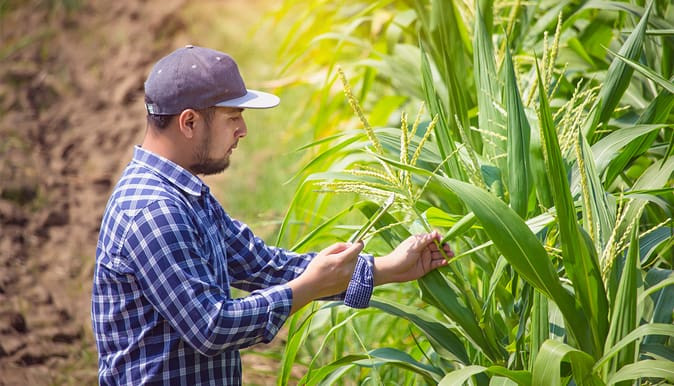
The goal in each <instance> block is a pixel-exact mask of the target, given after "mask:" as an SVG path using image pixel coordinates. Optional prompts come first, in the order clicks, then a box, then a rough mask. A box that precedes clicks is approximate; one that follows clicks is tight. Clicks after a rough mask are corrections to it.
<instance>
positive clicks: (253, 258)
mask: <svg viewBox="0 0 674 386" xmlns="http://www.w3.org/2000/svg"><path fill="white" fill-rule="evenodd" d="M225 218H227V219H228V221H229V223H228V224H227V225H226V232H225V233H226V235H227V242H226V244H227V245H226V251H227V260H228V264H227V266H228V269H229V274H230V277H231V278H232V279H233V280H232V285H233V286H234V287H236V288H239V289H243V290H246V291H254V290H259V289H262V288H267V287H269V286H274V285H279V284H284V283H287V282H288V281H290V280H292V279H294V278H296V277H297V276H299V275H300V274H301V273H302V272H304V270H305V269H306V267H307V265H309V262H310V261H311V259H313V258H314V257H315V256H316V253H307V254H298V253H294V252H289V251H287V250H285V249H282V248H276V247H270V246H267V245H266V244H265V243H264V241H262V240H261V239H260V238H258V237H256V236H255V235H254V234H253V232H252V231H251V230H250V228H248V226H247V225H245V224H244V223H242V222H240V221H237V220H234V219H231V218H229V217H225ZM373 269H374V259H373V256H372V255H368V254H361V255H360V256H358V261H357V262H356V268H355V270H354V273H353V276H352V279H351V281H350V282H349V286H348V288H347V290H346V291H345V292H342V293H341V294H337V295H335V296H330V297H328V298H324V299H323V300H344V304H345V305H347V306H349V307H353V308H366V307H367V306H368V305H369V303H370V297H371V296H372V291H373V289H374V279H373Z"/></svg>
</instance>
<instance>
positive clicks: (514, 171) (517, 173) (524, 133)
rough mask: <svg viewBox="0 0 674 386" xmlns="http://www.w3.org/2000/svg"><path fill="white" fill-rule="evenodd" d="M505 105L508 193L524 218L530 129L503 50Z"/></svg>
mask: <svg viewBox="0 0 674 386" xmlns="http://www.w3.org/2000/svg"><path fill="white" fill-rule="evenodd" d="M505 77H506V84H505V105H506V111H507V112H508V120H507V129H508V152H507V155H508V157H507V159H508V168H507V175H508V179H507V180H508V191H509V192H510V206H511V207H512V208H513V210H514V211H515V212H516V213H517V214H519V215H520V216H521V217H522V218H525V217H526V214H527V208H528V206H529V193H530V192H531V185H532V181H531V179H532V177H531V166H530V164H531V161H530V160H529V142H530V140H529V138H530V133H531V128H530V127H529V121H528V120H527V115H526V113H525V112H524V105H523V104H522V98H521V97H520V92H519V88H518V87H517V78H516V77H515V69H514V68H513V61H512V57H511V55H510V50H508V49H506V58H505Z"/></svg>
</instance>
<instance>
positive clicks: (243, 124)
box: [236, 118, 248, 138]
mask: <svg viewBox="0 0 674 386" xmlns="http://www.w3.org/2000/svg"><path fill="white" fill-rule="evenodd" d="M246 134H248V126H246V121H245V120H244V119H243V118H241V126H239V128H238V129H237V130H236V135H237V137H239V138H243V137H245V136H246Z"/></svg>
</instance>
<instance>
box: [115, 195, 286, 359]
mask: <svg viewBox="0 0 674 386" xmlns="http://www.w3.org/2000/svg"><path fill="white" fill-rule="evenodd" d="M124 249H125V252H126V254H127V255H128V258H129V263H130V265H131V266H132V267H133V270H134V274H135V277H136V280H137V281H138V284H139V286H140V288H141V290H142V292H143V294H144V295H145V297H146V298H147V300H148V301H149V302H150V303H151V304H152V306H153V307H154V309H155V310H156V311H157V312H158V313H159V314H160V315H161V316H162V317H163V318H164V319H166V320H167V321H168V323H169V324H170V325H171V326H172V327H173V328H174V329H175V330H176V331H178V333H179V334H180V335H181V337H182V338H183V339H184V340H185V341H186V342H187V343H188V344H190V345H191V346H192V347H194V348H195V349H196V350H198V351H199V352H201V353H202V354H204V355H209V356H213V355H217V354H218V353H220V352H222V351H223V350H226V349H238V348H243V347H247V346H250V345H253V344H255V343H258V342H269V341H271V340H272V338H273V337H274V336H275V335H276V333H277V332H278V330H279V328H280V327H281V325H282V324H283V323H284V322H285V320H286V319H287V317H288V315H289V313H290V308H291V305H292V291H291V290H290V288H288V287H287V286H284V285H279V286H273V287H269V288H266V289H264V290H259V291H254V292H252V293H251V294H250V295H249V296H246V297H244V298H241V299H230V298H229V295H228V293H229V292H228V289H226V288H223V287H222V285H223V284H222V283H223V282H222V281H221V280H217V279H216V277H215V273H214V272H213V270H212V268H211V265H210V263H209V262H208V260H207V258H206V257H205V256H204V255H203V254H202V253H201V252H200V251H201V248H200V240H199V235H198V233H197V231H196V228H195V226H194V225H193V224H192V223H191V221H190V219H189V216H188V215H187V214H186V211H184V210H182V209H181V208H179V207H178V206H177V204H175V203H171V202H167V201H158V202H155V203H153V204H151V205H149V206H148V207H147V208H145V209H143V210H142V211H140V212H139V213H138V214H137V215H136V217H135V218H134V219H133V221H132V223H131V225H130V227H129V230H128V233H127V237H126V238H125V244H124Z"/></svg>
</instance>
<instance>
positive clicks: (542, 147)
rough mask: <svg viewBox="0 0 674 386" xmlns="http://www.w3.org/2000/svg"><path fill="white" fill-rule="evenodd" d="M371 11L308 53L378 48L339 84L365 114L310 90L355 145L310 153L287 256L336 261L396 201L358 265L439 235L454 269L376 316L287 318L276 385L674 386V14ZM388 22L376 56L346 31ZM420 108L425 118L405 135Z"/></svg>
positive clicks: (657, 9) (568, 6)
mask: <svg viewBox="0 0 674 386" xmlns="http://www.w3.org/2000/svg"><path fill="white" fill-rule="evenodd" d="M288 3H291V2H288ZM318 3H320V2H313V4H314V6H318ZM368 4H369V5H368ZM368 4H362V6H361V7H358V3H357V2H347V5H348V6H349V7H351V8H349V9H351V11H352V13H351V14H350V15H354V14H357V15H359V18H358V19H357V20H358V22H355V21H354V22H353V23H351V24H348V23H347V26H351V28H347V29H346V31H347V32H348V33H347V32H344V33H342V34H334V33H326V34H324V35H322V36H320V37H318V38H316V39H315V41H319V42H321V44H324V42H325V41H326V40H330V39H337V40H338V41H339V42H340V44H347V43H345V42H350V43H349V44H352V45H353V46H357V47H369V48H370V49H371V51H368V52H369V56H370V59H368V60H367V61H363V60H361V61H360V62H359V67H351V70H352V71H354V72H356V71H357V70H360V71H362V73H361V74H360V75H358V76H356V77H355V79H357V80H358V81H359V82H360V93H358V94H357V95H359V96H358V97H356V96H355V95H354V92H353V91H352V85H351V83H352V82H353V81H352V80H351V81H349V80H348V79H347V76H345V75H344V74H345V72H339V71H338V72H337V73H338V74H340V75H339V76H334V75H329V80H328V81H326V82H325V84H326V88H324V89H323V91H321V92H322V93H325V94H323V95H328V94H327V92H328V91H326V90H327V89H331V88H334V87H332V86H333V85H334V84H335V83H334V82H335V81H336V80H337V79H338V78H341V81H342V83H343V89H344V91H345V94H346V98H343V100H346V101H348V103H346V102H344V103H343V104H342V106H343V107H344V108H345V109H351V110H352V113H351V114H352V116H354V117H355V118H356V119H355V121H356V122H358V125H359V126H361V129H362V130H349V131H344V132H342V133H337V134H335V133H330V135H326V136H324V137H321V138H319V139H317V140H316V141H315V142H314V143H312V144H310V145H308V146H307V147H306V148H305V150H307V149H308V150H313V151H314V152H315V153H314V157H313V158H312V159H311V160H310V161H308V162H307V166H306V167H305V168H304V169H303V170H302V172H301V173H300V174H299V177H298V178H301V179H302V181H301V183H300V185H299V188H298V191H297V193H296V196H295V199H294V200H293V203H291V207H290V209H289V212H288V216H287V217H286V219H285V221H284V224H283V226H282V231H281V233H280V234H279V240H278V241H279V242H281V243H282V242H283V241H284V240H287V239H290V240H295V242H294V244H292V245H293V247H294V248H295V249H299V250H301V249H307V248H311V247H314V246H316V245H319V244H321V243H325V242H326V241H328V240H336V239H337V240H339V239H341V240H346V239H348V237H349V235H350V234H351V233H352V232H353V231H354V230H355V229H357V228H358V223H359V222H362V221H364V220H363V218H368V217H369V216H371V214H372V213H374V212H375V211H376V208H377V206H378V205H379V204H381V202H383V201H384V199H385V198H386V197H388V196H389V195H390V194H391V193H393V194H395V197H396V203H397V205H396V206H395V210H394V211H392V212H390V214H389V215H387V216H385V217H383V218H382V219H380V220H379V221H378V223H377V224H376V227H377V230H376V231H375V232H373V234H371V235H370V237H369V239H368V241H367V245H366V248H367V250H368V251H370V252H372V253H375V254H380V253H385V252H387V251H388V250H390V248H392V247H393V246H395V245H396V243H398V242H400V241H402V240H403V239H404V238H405V237H407V236H408V235H409V234H410V233H414V232H419V231H427V230H429V229H431V228H436V229H441V230H442V231H444V232H445V234H446V236H445V241H447V242H450V244H451V245H452V246H453V247H454V249H455V250H456V257H455V258H454V259H453V260H452V261H451V262H450V264H449V266H448V267H445V268H443V269H441V270H437V271H434V272H432V273H430V274H428V275H427V276H425V277H424V278H422V279H420V280H419V281H418V283H416V284H410V285H408V286H397V287H395V289H394V288H391V287H385V288H383V289H381V290H378V292H377V293H376V296H375V298H374V300H373V301H372V303H371V308H370V309H368V310H364V311H356V312H349V311H348V310H345V309H343V308H342V307H338V304H336V303H329V304H325V305H313V306H312V308H307V309H306V310H304V312H302V313H299V314H298V315H297V316H295V317H294V318H292V320H291V323H290V330H291V335H290V337H289V343H288V345H287V350H286V353H285V357H284V364H283V366H282V371H281V375H280V377H279V383H281V384H283V383H285V382H287V381H288V379H289V376H290V373H289V370H290V368H291V367H292V365H293V364H296V365H302V368H303V370H304V375H303V378H301V379H300V383H302V384H318V383H331V382H334V381H336V380H339V379H345V377H347V378H348V377H352V378H351V379H359V380H362V381H364V380H369V381H372V382H373V383H376V384H378V383H386V382H395V383H409V384H416V383H418V382H420V381H424V382H426V383H431V384H435V383H439V384H443V385H444V384H446V385H453V384H457V385H460V384H464V383H470V384H477V385H487V384H492V383H494V384H518V385H561V384H578V385H586V384H587V385H595V384H596V385H602V384H632V383H635V382H637V383H640V384H657V383H662V382H674V354H673V353H674V351H673V344H674V340H673V337H674V325H673V324H672V313H673V310H674V300H673V299H674V292H673V291H674V289H673V287H671V284H673V283H674V274H673V271H672V268H673V264H674V254H673V252H672V246H673V245H672V244H673V243H674V242H673V241H672V240H673V239H674V238H673V237H672V233H673V232H672V226H673V224H672V216H671V210H672V205H673V204H674V197H673V195H672V173H673V172H674V157H672V151H673V149H672V148H673V147H674V146H672V143H674V140H673V138H674V136H673V134H672V124H673V123H674V119H673V118H672V116H673V115H672V108H673V107H674V93H673V91H674V84H673V83H672V53H673V52H674V41H673V40H674V34H673V33H672V29H673V27H672V23H671V20H672V19H671V15H672V13H674V9H673V8H674V7H672V6H671V5H669V4H667V3H666V2H656V3H653V2H650V3H648V4H646V5H645V6H643V7H642V6H637V5H633V4H629V3H620V2H602V1H590V2H583V3H581V4H578V3H573V2H558V3H554V4H552V3H547V2H534V3H520V2H514V3H513V2H508V3H499V2H492V1H478V2H475V3H474V4H468V3H465V2H452V1H422V0H416V1H412V0H410V1H406V2H394V1H379V2H374V3H371V4H370V3H368ZM600 9H602V11H599V10H600ZM606 9H608V10H606ZM333 11H334V9H333ZM382 15H388V17H389V19H388V20H389V23H388V24H386V23H384V24H386V25H388V28H389V29H390V30H391V31H388V30H387V29H385V28H383V27H381V26H380V29H379V31H380V33H381V36H383V38H382V39H384V40H385V41H386V44H385V45H382V44H380V43H378V40H377V36H376V35H375V36H373V35H372V33H371V30H370V33H368V34H366V35H367V36H366V37H363V36H362V31H359V30H358V28H356V27H354V25H358V26H361V25H362V24H364V23H365V24H366V23H367V22H366V21H367V20H370V21H374V20H379V19H377V18H380V19H381V18H382V17H383V16H382ZM401 15H404V16H401ZM668 15H669V16H670V17H668ZM379 23H381V20H379ZM381 31H383V32H381ZM359 33H361V35H359ZM549 35H550V36H549ZM392 36H393V38H392ZM368 41H369V43H368ZM351 49H353V47H351ZM401 53H404V54H401ZM410 54H412V55H411V56H410ZM411 57H412V58H417V59H412V58H411ZM350 59H352V58H351V57H349V56H348V55H345V57H344V61H345V62H348V60H350ZM410 63H413V66H412V68H416V71H415V72H414V73H413V74H407V75H408V76H407V79H396V77H401V76H402V75H401V74H400V73H396V70H395V69H400V68H410V66H409V64H410ZM328 68H329V71H328V73H329V74H331V73H332V64H329V65H328ZM346 73H347V74H348V72H346ZM402 77H404V76H402ZM387 79H388V81H387ZM375 81H377V82H381V83H382V84H381V88H378V87H375V85H379V83H374V82H375ZM415 83H416V85H417V86H415ZM382 92H383V93H388V92H397V93H399V95H400V96H402V98H397V99H396V98H392V97H390V96H389V97H388V99H387V98H386V96H382V95H381V93H382ZM326 99H330V100H332V101H334V98H326ZM373 99H374V100H375V101H378V102H371V100H373ZM382 100H386V101H388V104H387V105H386V106H383V105H382V103H383V102H380V101H382ZM404 101H407V103H404ZM418 101H424V105H425V106H427V109H428V113H426V114H425V113H423V110H421V111H419V110H418V111H419V112H418V113H417V114H416V118H415V119H414V123H413V124H411V125H410V124H409V122H408V118H407V117H408V114H407V113H406V109H407V110H409V109H410V106H418V105H419V104H418ZM331 103H335V102H331ZM361 104H363V105H364V106H366V107H361ZM332 106H338V105H337V104H333V105H332ZM368 108H369V109H370V110H371V111H373V112H372V113H370V114H369V116H370V118H372V119H369V117H368V116H367V115H368V114H367V113H366V111H368ZM335 109H337V107H335ZM382 110H383V111H386V114H387V115H388V116H390V115H395V116H397V117H400V119H399V120H398V122H396V125H395V126H392V125H388V123H389V121H388V120H383V119H382V118H381V114H382V113H381V111H382ZM330 111H333V110H330ZM340 111H342V110H340ZM392 113H395V114H392ZM340 114H344V113H343V112H341V113H340ZM341 116H345V115H341ZM371 121H376V122H379V123H381V124H380V125H377V124H372V123H371ZM297 224H299V225H297ZM348 224H354V225H351V226H350V225H348ZM307 229H309V231H308V232H307V233H306V235H305V236H303V237H299V236H297V235H299V234H301V233H302V232H305V231H306V230H307ZM419 293H420V294H421V296H420V297H419V296H418V294H419ZM400 321H404V323H400ZM384 325H385V326H386V328H383V326H384ZM405 327H407V329H406V328H405ZM326 331H327V332H326ZM384 332H387V333H384ZM391 334H398V335H396V337H391V336H390V335H391ZM321 335H324V336H325V338H323V337H322V336H321ZM347 339H350V340H351V341H354V342H357V344H355V345H350V344H348V343H347ZM302 350H308V351H310V352H311V355H312V356H313V358H312V359H311V360H309V361H308V362H307V361H306V360H303V359H302V358H301V355H300V354H301V351H302ZM321 354H325V355H323V356H321ZM330 357H332V359H330ZM401 380H402V381H401Z"/></svg>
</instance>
